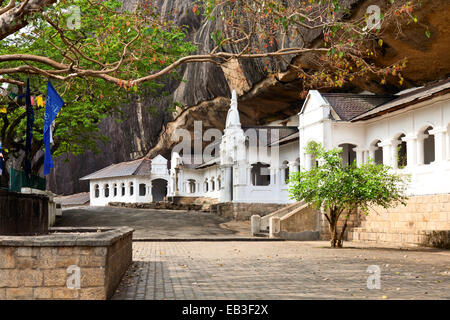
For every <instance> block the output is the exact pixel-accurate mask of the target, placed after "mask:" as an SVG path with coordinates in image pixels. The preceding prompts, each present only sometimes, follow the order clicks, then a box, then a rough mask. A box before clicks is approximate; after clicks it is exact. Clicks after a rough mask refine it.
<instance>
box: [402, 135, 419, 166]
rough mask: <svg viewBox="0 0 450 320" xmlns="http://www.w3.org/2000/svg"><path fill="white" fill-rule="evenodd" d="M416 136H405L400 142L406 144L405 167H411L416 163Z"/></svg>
mask: <svg viewBox="0 0 450 320" xmlns="http://www.w3.org/2000/svg"><path fill="white" fill-rule="evenodd" d="M416 140H417V136H416V135H415V134H407V135H406V136H405V137H404V138H402V141H405V142H406V159H407V160H406V166H407V167H408V168H409V167H413V166H415V165H416V163H417V152H416V147H417V142H416Z"/></svg>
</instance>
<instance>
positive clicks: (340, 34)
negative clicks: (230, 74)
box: [0, 0, 420, 172]
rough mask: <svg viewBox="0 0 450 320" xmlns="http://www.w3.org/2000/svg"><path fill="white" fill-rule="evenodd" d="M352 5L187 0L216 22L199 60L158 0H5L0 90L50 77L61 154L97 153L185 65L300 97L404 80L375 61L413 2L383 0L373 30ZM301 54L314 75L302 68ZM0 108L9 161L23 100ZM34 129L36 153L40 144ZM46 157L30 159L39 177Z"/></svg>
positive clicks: (397, 67) (311, 0)
mask: <svg viewBox="0 0 450 320" xmlns="http://www.w3.org/2000/svg"><path fill="white" fill-rule="evenodd" d="M353 2H354V1H348V2H345V3H346V4H345V5H343V4H342V2H341V1H336V0H325V1H324V0H321V1H317V0H308V1H304V2H299V1H298V0H224V1H216V0H199V1H197V2H195V1H194V0H193V3H197V4H195V5H193V6H192V8H191V9H190V10H188V11H189V12H188V13H189V14H195V15H199V16H201V17H202V19H203V21H204V22H206V21H208V20H209V21H214V22H215V24H216V25H217V28H216V30H215V31H214V32H212V34H211V38H212V39H213V40H214V43H215V46H214V47H213V48H201V50H198V51H200V52H197V53H194V52H196V50H197V47H196V46H194V45H193V44H192V43H190V42H189V41H187V40H186V39H187V38H186V36H187V32H188V31H187V29H186V28H185V27H184V26H179V25H177V22H176V21H175V17H176V16H177V14H178V13H177V12H172V13H169V14H168V15H167V16H161V15H160V13H159V7H158V5H157V3H158V2H157V1H156V0H140V1H139V3H138V6H137V7H136V8H135V9H134V10H131V11H130V10H128V11H127V10H125V9H124V8H122V2H121V1H119V0H71V1H69V0H59V1H56V0H21V1H19V0H9V1H8V3H7V4H6V1H5V0H0V84H1V83H6V84H8V85H9V88H8V90H10V89H11V88H16V91H17V92H18V93H20V92H23V86H24V83H25V80H26V78H27V77H31V79H32V86H33V88H35V93H34V94H43V93H44V92H45V88H44V85H43V84H45V82H46V81H45V80H46V79H50V80H53V81H54V84H55V87H56V89H57V90H58V91H59V92H62V95H63V99H64V100H65V101H66V102H67V105H66V107H65V108H64V111H63V112H62V113H61V116H60V117H59V118H58V119H57V121H56V132H55V134H54V136H55V145H54V146H53V148H54V149H55V150H54V152H55V154H56V155H59V154H62V153H66V152H72V153H74V154H79V153H81V152H83V151H84V150H86V149H95V148H96V140H98V139H101V138H102V137H99V136H98V135H97V134H96V133H97V132H98V127H97V125H98V123H99V121H100V120H101V119H102V118H104V117H106V116H111V115H114V114H117V112H120V105H121V104H122V103H123V102H124V101H126V99H129V98H132V97H133V95H134V96H137V95H146V94H149V91H150V93H152V92H153V94H158V95H160V94H161V91H156V92H155V90H157V89H158V88H160V87H161V85H162V83H164V81H166V80H167V77H177V74H176V70H177V68H178V67H180V66H181V65H184V64H187V63H213V64H216V65H218V66H222V65H224V64H226V63H227V62H229V61H230V60H232V59H238V60H248V59H261V60H262V61H264V63H265V65H266V69H265V72H266V73H267V75H268V76H269V75H270V74H273V73H277V72H279V71H282V70H285V69H288V68H289V69H291V70H294V72H296V73H297V75H298V77H299V78H300V79H302V80H303V83H304V90H303V92H302V94H305V93H306V91H307V89H308V88H312V87H316V88H317V87H342V86H343V85H344V84H345V83H346V82H348V81H352V80H353V79H354V78H355V77H370V78H372V77H375V78H376V79H381V83H383V82H384V81H385V79H394V78H398V80H399V81H400V82H402V81H403V78H402V76H401V70H402V69H403V68H404V67H405V63H406V62H405V61H403V60H402V61H398V62H397V63H395V64H393V65H390V66H376V65H375V64H374V57H375V56H377V55H378V54H380V52H381V50H382V48H383V41H382V36H383V32H384V31H385V30H388V28H391V29H392V28H393V27H395V28H396V29H398V30H399V31H400V30H401V26H402V25H403V24H404V23H407V22H411V21H412V20H414V21H416V20H417V19H416V17H415V16H413V15H412V12H413V10H414V9H416V8H417V7H418V6H419V5H420V1H419V0H415V1H406V0H396V1H386V3H385V5H384V6H383V7H382V8H381V9H382V10H383V13H382V14H381V15H380V16H379V17H377V18H379V24H376V25H373V24H371V23H369V22H370V21H371V19H372V18H373V16H371V15H368V14H366V15H362V16H352V14H351V3H353ZM74 6H75V7H74ZM74 8H75V9H76V10H75V9H74ZM311 34H314V35H315V36H314V37H311ZM317 39H318V40H317ZM299 56H300V57H308V59H309V60H310V61H314V67H311V66H308V67H305V66H302V64H301V63H300V64H299V63H297V60H296V57H299ZM36 88H38V89H36ZM0 104H1V105H5V104H7V107H6V113H4V112H2V113H0V118H1V120H0V121H1V122H0V125H1V127H0V132H1V134H2V136H1V137H0V138H1V139H2V141H3V142H4V147H5V151H9V152H6V153H5V154H6V157H8V154H12V155H13V156H15V155H17V154H18V153H20V152H21V150H23V136H24V130H23V128H24V122H25V120H24V119H25V114H24V112H23V109H22V108H21V106H22V105H23V103H22V102H21V101H12V100H11V99H10V98H9V97H8V96H4V97H2V98H1V100H0ZM2 110H5V109H3V108H2ZM37 112H38V113H39V112H41V113H42V111H40V110H38V111H37ZM38 118H39V119H42V115H41V114H39V115H38V116H37V117H36V119H38ZM41 122H42V121H40V122H39V121H38V122H37V124H36V127H35V131H37V132H38V133H37V135H36V137H37V138H38V139H37V143H36V144H35V146H34V147H33V150H34V153H37V152H38V150H40V147H41V146H42V141H41V140H40V138H41V137H40V135H41V132H42V123H41ZM42 161H43V158H42V157H41V158H39V159H37V160H36V162H35V164H36V165H35V166H34V170H33V171H34V172H37V171H38V170H39V166H40V164H41V163H42Z"/></svg>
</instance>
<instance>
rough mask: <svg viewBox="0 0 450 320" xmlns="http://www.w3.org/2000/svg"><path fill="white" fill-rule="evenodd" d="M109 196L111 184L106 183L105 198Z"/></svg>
mask: <svg viewBox="0 0 450 320" xmlns="http://www.w3.org/2000/svg"><path fill="white" fill-rule="evenodd" d="M108 197H109V184H105V198H108Z"/></svg>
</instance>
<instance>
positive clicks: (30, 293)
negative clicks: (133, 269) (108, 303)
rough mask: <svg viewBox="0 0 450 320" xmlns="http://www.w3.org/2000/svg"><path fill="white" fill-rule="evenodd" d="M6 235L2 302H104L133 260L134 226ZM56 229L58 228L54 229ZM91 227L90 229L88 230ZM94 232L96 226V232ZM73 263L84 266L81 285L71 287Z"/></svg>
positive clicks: (0, 259) (1, 246)
mask: <svg viewBox="0 0 450 320" xmlns="http://www.w3.org/2000/svg"><path fill="white" fill-rule="evenodd" d="M55 229H58V231H62V230H61V229H65V231H64V233H63V234H55V235H48V236H41V237H0V300H4V299H7V300H23V299H26V300H35V299H37V300H40V299H53V300H60V299H64V300H66V299H70V300H104V299H108V298H110V297H111V296H112V295H113V293H114V290H115V289H116V287H117V286H118V284H119V282H120V280H121V278H122V276H123V274H124V273H125V271H126V270H127V268H128V266H129V265H130V263H131V261H132V256H131V255H132V232H133V230H132V229H130V228H120V230H106V229H103V230H101V231H102V232H100V233H98V234H97V232H95V231H94V232H95V233H94V234H92V233H91V234H89V233H87V234H86V235H85V236H84V237H83V234H82V232H83V231H82V230H74V232H77V231H78V232H79V233H78V235H77V236H74V235H72V234H69V233H68V231H67V229H68V228H55ZM53 231H54V230H53ZM85 231H86V230H85ZM91 232H92V230H91ZM69 266H77V267H79V268H80V275H81V277H80V279H81V282H80V289H70V288H68V286H67V281H68V279H69V277H70V276H71V274H72V273H69V272H68V267H69Z"/></svg>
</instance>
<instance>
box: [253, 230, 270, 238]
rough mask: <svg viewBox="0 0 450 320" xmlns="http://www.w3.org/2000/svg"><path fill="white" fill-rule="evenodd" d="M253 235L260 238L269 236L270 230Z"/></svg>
mask: <svg viewBox="0 0 450 320" xmlns="http://www.w3.org/2000/svg"><path fill="white" fill-rule="evenodd" d="M253 236H254V237H258V238H269V232H268V231H267V232H264V231H261V232H258V233H255V234H254V235H253Z"/></svg>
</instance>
